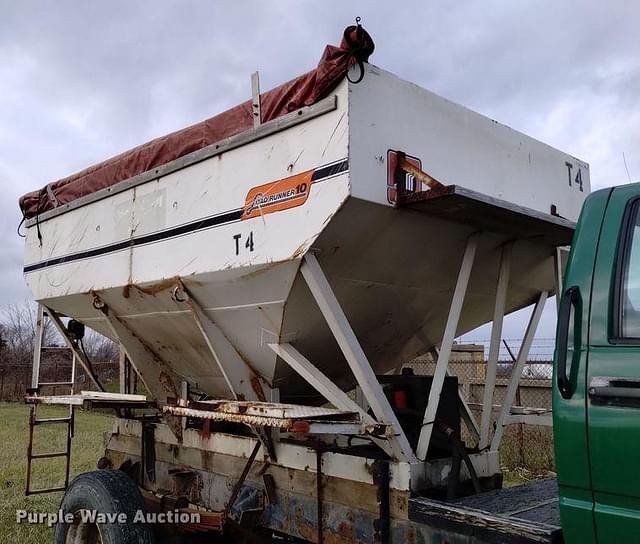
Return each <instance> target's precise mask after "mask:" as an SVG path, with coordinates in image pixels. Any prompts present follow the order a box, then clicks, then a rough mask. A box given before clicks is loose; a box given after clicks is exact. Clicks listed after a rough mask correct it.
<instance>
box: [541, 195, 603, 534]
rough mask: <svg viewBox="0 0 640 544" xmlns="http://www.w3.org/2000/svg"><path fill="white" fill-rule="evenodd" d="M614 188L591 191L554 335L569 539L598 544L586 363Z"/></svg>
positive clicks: (557, 438)
mask: <svg viewBox="0 0 640 544" xmlns="http://www.w3.org/2000/svg"><path fill="white" fill-rule="evenodd" d="M610 193H611V190H610V189H609V190H607V191H597V192H595V193H593V194H591V195H590V196H589V197H588V198H587V200H586V201H585V203H584V206H583V207H582V212H581V214H580V219H579V220H578V224H577V227H576V232H575V234H574V237H573V242H572V244H571V253H570V255H569V261H568V263H567V267H566V271H565V276H564V287H563V290H562V294H561V295H560V312H559V316H558V330H557V334H556V351H555V357H554V359H555V361H554V362H555V364H554V377H553V378H554V379H553V383H554V387H553V429H554V445H555V457H556V470H557V473H558V490H559V494H560V503H559V504H560V518H561V521H562V531H563V536H564V542H565V543H566V544H595V542H596V535H595V527H594V522H593V494H592V490H591V471H590V466H589V447H588V441H587V385H586V384H587V362H588V355H589V351H588V333H589V329H588V327H587V326H586V325H587V324H588V323H589V315H590V311H591V305H590V299H589V296H590V293H591V290H592V283H593V269H594V263H595V260H596V255H597V251H598V240H599V238H600V231H601V228H602V224H603V219H604V215H605V212H606V209H607V203H608V201H609V196H610Z"/></svg>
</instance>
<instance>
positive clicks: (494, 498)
mask: <svg viewBox="0 0 640 544" xmlns="http://www.w3.org/2000/svg"><path fill="white" fill-rule="evenodd" d="M409 517H410V519H411V520H412V521H415V522H419V523H425V524H428V525H430V526H431V527H433V528H434V529H436V530H438V529H441V530H443V531H446V532H448V533H457V534H461V535H465V536H467V537H470V540H471V539H473V540H472V541H473V542H482V543H513V544H530V543H547V542H548V543H560V542H562V531H561V528H560V512H559V509H558V485H557V483H556V480H555V478H549V479H545V480H537V481H533V482H529V483H527V484H523V485H519V486H515V487H509V488H506V489H500V490H496V491H488V492H486V493H482V494H480V495H474V496H471V497H465V498H462V499H457V500H455V501H451V502H441V501H435V500H432V499H426V498H422V497H416V498H413V499H410V501H409Z"/></svg>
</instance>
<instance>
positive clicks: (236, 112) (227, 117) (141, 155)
mask: <svg viewBox="0 0 640 544" xmlns="http://www.w3.org/2000/svg"><path fill="white" fill-rule="evenodd" d="M372 51H373V42H372V41H371V38H370V37H369V35H368V34H367V33H366V31H364V29H362V27H360V26H357V27H356V26H351V27H348V28H347V29H346V30H345V33H344V37H343V40H342V43H341V44H340V47H335V46H332V45H327V47H326V48H325V50H324V53H323V55H322V58H321V59H320V62H319V63H318V66H317V67H316V68H315V70H311V71H310V72H307V73H306V74H304V75H301V76H299V77H297V78H295V79H292V80H291V81H289V82H287V83H284V84H283V85H280V86H279V87H276V88H275V89H272V90H270V91H267V92H265V93H262V94H261V95H260V105H261V116H262V119H261V122H263V123H265V122H267V121H271V120H273V119H276V118H277V117H280V116H282V115H286V114H287V113H289V112H291V111H293V110H296V109H298V108H301V107H303V106H310V105H311V104H313V103H315V102H317V101H318V100H320V99H322V98H324V97H325V96H327V95H328V94H329V93H330V92H331V91H332V90H333V89H334V88H335V87H336V85H337V84H338V83H339V82H340V81H341V80H342V78H343V77H344V76H345V74H346V72H347V70H348V69H349V67H350V66H351V65H352V64H354V63H355V62H360V63H361V62H363V61H366V60H367V59H368V56H369V55H370V54H371V52H372ZM251 127H253V116H252V111H251V100H248V101H246V102H244V103H242V104H240V105H238V106H235V107H233V108H231V109H229V110H227V111H225V112H223V113H220V114H218V115H216V116H215V117H211V118H210V119H207V120H206V121H202V122H200V123H197V124H195V125H193V126H190V127H187V128H184V129H182V130H178V131H177V132H173V133H171V134H169V135H167V136H162V137H160V138H156V139H155V140H152V141H150V142H148V143H146V144H143V145H140V146H138V147H135V148H133V149H131V150H129V151H125V152H124V153H121V154H120V155H117V156H115V157H113V158H111V159H108V160H106V161H104V162H101V163H99V164H96V165H94V166H91V167H89V168H87V169H85V170H82V171H81V172H78V173H77V174H73V175H72V176H69V177H67V178H64V179H61V180H58V181H55V182H53V183H50V184H48V185H46V186H44V187H43V188H42V189H40V190H39V191H33V192H31V193H27V194H26V195H23V196H22V197H21V198H20V208H21V209H22V213H23V214H24V217H25V218H27V219H29V218H31V217H34V216H36V215H38V214H40V213H43V212H45V211H47V210H51V209H53V208H55V207H57V206H61V205H63V204H66V203H68V202H72V201H73V200H76V199H77V198H80V197H83V196H85V195H88V194H91V193H94V192H96V191H99V190H100V189H103V188H105V187H109V186H111V185H115V184H116V183H118V182H120V181H123V180H125V179H128V178H131V177H133V176H135V175H137V174H141V173H143V172H146V171H147V170H151V169H152V168H155V167H157V166H160V165H163V164H166V163H168V162H170V161H172V160H174V159H177V158H179V157H182V156H184V155H186V154H188V153H191V152H193V151H196V150H198V149H201V148H203V147H206V146H208V145H211V144H213V143H215V142H217V141H220V140H222V139H223V138H228V137H229V136H233V135H235V134H238V133H240V132H243V131H245V130H248V129H250V128H251Z"/></svg>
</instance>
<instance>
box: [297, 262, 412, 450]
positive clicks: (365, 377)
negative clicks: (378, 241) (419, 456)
mask: <svg viewBox="0 0 640 544" xmlns="http://www.w3.org/2000/svg"><path fill="white" fill-rule="evenodd" d="M300 271H301V272H302V276H303V277H304V279H305V281H306V282H307V285H308V286H309V290H310V291H311V294H312V295H313V298H314V299H315V301H316V303H317V304H318V307H319V308H320V311H321V312H322V315H323V316H324V318H325V320H326V321H327V324H328V325H329V328H330V329H331V332H332V333H333V336H334V337H335V339H336V341H337V342H338V345H339V346H340V349H341V350H342V353H343V354H344V357H345V359H346V360H347V363H348V364H349V367H350V368H351V372H353V375H354V377H355V379H356V381H357V382H358V385H360V387H361V388H362V392H363V394H364V395H365V397H366V398H367V401H368V402H369V405H370V406H371V409H372V410H373V413H374V415H375V416H376V418H377V419H378V421H380V422H381V423H385V424H387V425H391V427H392V428H393V430H394V433H395V437H393V438H391V439H389V444H390V446H391V448H392V449H393V454H394V457H395V458H396V459H397V460H399V461H407V462H415V461H416V458H415V455H414V453H413V451H412V449H411V446H410V445H409V441H408V440H407V437H406V435H405V434H404V431H403V430H402V427H400V423H399V422H398V419H397V418H396V415H395V414H394V413H393V410H392V408H391V405H390V404H389V401H388V400H387V398H386V397H385V395H384V392H383V391H382V386H381V385H380V383H379V382H378V379H377V378H376V375H375V373H374V371H373V369H372V368H371V365H370V364H369V361H368V359H367V356H366V355H365V353H364V351H363V350H362V347H361V346H360V343H359V342H358V339H357V338H356V335H355V333H354V332H353V329H352V328H351V325H350V324H349V321H348V320H347V317H346V316H345V314H344V312H343V311H342V308H341V307H340V303H339V302H338V300H337V299H336V296H335V294H334V293H333V290H332V289H331V286H330V285H329V282H328V281H327V278H326V277H325V275H324V273H323V272H322V269H321V268H320V264H319V263H318V260H317V259H316V258H315V256H314V255H313V254H311V253H307V254H306V255H305V256H304V259H303V261H302V265H301V267H300Z"/></svg>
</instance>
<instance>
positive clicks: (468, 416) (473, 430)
mask: <svg viewBox="0 0 640 544" xmlns="http://www.w3.org/2000/svg"><path fill="white" fill-rule="evenodd" d="M439 353H440V351H439V350H438V348H435V347H434V348H432V349H431V356H432V357H433V360H434V361H437V360H438V354H439ZM446 375H447V376H451V372H450V370H449V368H448V367H447V374H446ZM458 405H459V406H460V409H461V410H462V412H461V413H460V417H461V418H462V420H463V421H464V424H465V425H466V426H467V430H468V431H469V434H471V436H472V437H473V439H474V440H475V441H476V443H477V442H479V441H480V427H479V426H478V422H477V421H476V418H475V417H474V415H473V412H472V411H471V408H470V407H469V403H468V402H467V401H466V400H465V398H464V395H463V393H462V391H460V386H458Z"/></svg>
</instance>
